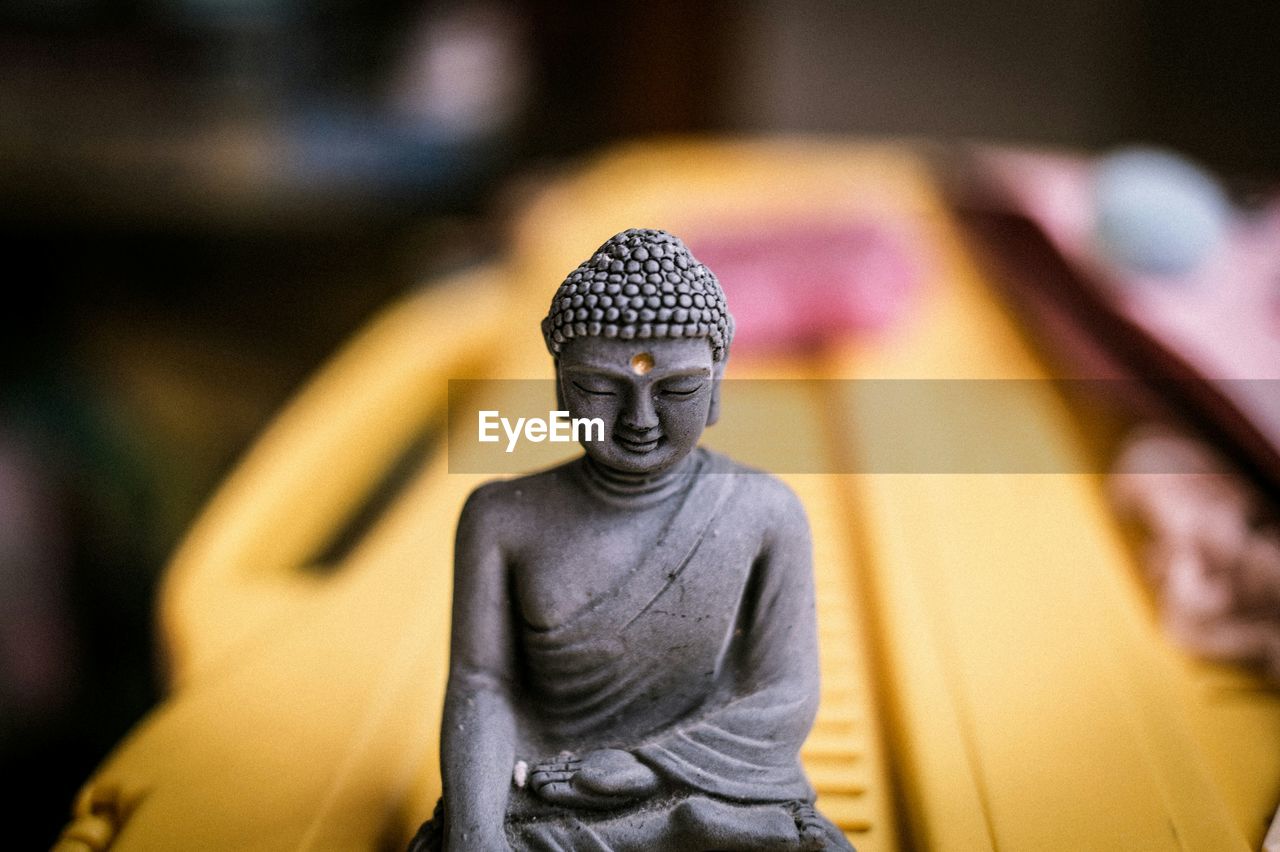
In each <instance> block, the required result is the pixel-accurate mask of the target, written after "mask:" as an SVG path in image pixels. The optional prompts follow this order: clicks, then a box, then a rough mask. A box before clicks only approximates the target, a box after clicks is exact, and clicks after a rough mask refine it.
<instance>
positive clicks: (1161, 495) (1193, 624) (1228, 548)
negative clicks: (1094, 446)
mask: <svg viewBox="0 0 1280 852" xmlns="http://www.w3.org/2000/svg"><path fill="white" fill-rule="evenodd" d="M1171 469H1176V470H1178V471H1179V472H1178V473H1166V472H1164V471H1168V470H1171ZM1228 470H1229V468H1228V466H1227V465H1226V463H1225V461H1224V460H1223V459H1221V458H1219V457H1217V456H1216V454H1215V453H1214V452H1213V451H1212V450H1210V449H1209V448H1208V447H1207V446H1205V445H1204V444H1202V443H1200V442H1198V441H1195V440H1192V439H1190V438H1187V437H1186V436H1184V435H1180V434H1178V433H1176V432H1173V431H1172V430H1169V429H1165V428H1142V429H1136V430H1134V431H1133V433H1132V434H1131V435H1130V436H1129V438H1128V439H1127V440H1126V443H1125V448H1124V450H1123V451H1122V452H1121V454H1120V456H1119V459H1118V461H1117V464H1116V469H1115V472H1114V473H1112V475H1111V477H1110V480H1109V483H1108V484H1109V489H1108V490H1109V492H1110V496H1111V498H1112V502H1113V503H1114V504H1115V506H1116V508H1117V510H1118V511H1119V512H1120V513H1121V514H1122V515H1123V516H1126V517H1129V518H1131V519H1133V520H1135V521H1136V522H1137V523H1138V524H1139V525H1140V526H1141V527H1142V529H1143V531H1144V533H1145V536H1146V547H1145V551H1146V553H1145V565H1146V571H1147V575H1148V579H1149V580H1150V581H1151V583H1152V585H1153V586H1154V588H1155V590H1156V593H1157V596H1158V598H1159V603H1160V618H1161V621H1162V623H1163V624H1164V627H1165V630H1166V631H1167V632H1168V633H1169V635H1170V636H1171V637H1173V638H1174V639H1175V640H1176V641H1177V642H1178V643H1179V644H1181V645H1182V646H1183V647H1185V648H1186V649H1187V650H1189V651H1191V652H1193V653H1195V654H1197V655H1199V656H1202V657H1205V658H1207V659H1211V660H1219V661H1223V662H1245V663H1253V664H1257V665H1259V666H1260V667H1261V668H1262V669H1263V671H1264V672H1265V673H1266V675H1267V677H1268V678H1270V679H1271V680H1272V681H1273V682H1275V683H1280V525H1278V524H1277V523H1276V522H1275V520H1274V519H1269V518H1268V517H1267V514H1266V506H1265V504H1264V502H1263V501H1262V499H1261V497H1260V495H1259V494H1258V493H1257V492H1256V491H1254V490H1253V489H1252V488H1250V486H1249V485H1248V483H1247V482H1246V481H1245V480H1244V479H1242V478H1241V477H1239V476H1236V475H1234V474H1231V473H1229V472H1227V471H1228Z"/></svg>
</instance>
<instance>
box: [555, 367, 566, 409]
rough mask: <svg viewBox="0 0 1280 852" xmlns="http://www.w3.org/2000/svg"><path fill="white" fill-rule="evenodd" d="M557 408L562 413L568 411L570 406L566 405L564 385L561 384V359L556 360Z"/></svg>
mask: <svg viewBox="0 0 1280 852" xmlns="http://www.w3.org/2000/svg"><path fill="white" fill-rule="evenodd" d="M555 370H556V408H557V409H558V410H560V411H568V410H569V406H567V405H565V404H564V385H562V384H561V383H560V359H559V358H557V359H556V363H555Z"/></svg>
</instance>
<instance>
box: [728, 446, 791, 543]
mask: <svg viewBox="0 0 1280 852" xmlns="http://www.w3.org/2000/svg"><path fill="white" fill-rule="evenodd" d="M729 465H730V470H731V472H732V474H733V476H734V479H735V480H736V481H735V483H734V489H735V495H734V505H735V510H734V514H737V515H739V516H741V517H744V518H747V519H750V523H751V525H752V527H753V528H755V529H759V530H760V531H761V532H762V533H763V534H764V536H765V539H766V541H765V544H768V542H769V541H770V540H786V541H800V540H804V541H807V540H808V538H809V519H808V516H807V515H806V514H805V510H804V505H803V504H802V503H801V502H800V498H799V497H797V496H796V493H795V492H794V491H792V490H791V487H790V486H788V485H787V484H786V483H785V482H783V481H782V480H781V479H779V478H778V477H776V476H774V475H773V474H771V473H765V472H764V471H761V470H757V469H755V468H752V467H748V466H746V465H742V464H739V463H737V462H732V461H730V462H729Z"/></svg>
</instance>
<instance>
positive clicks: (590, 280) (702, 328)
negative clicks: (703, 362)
mask: <svg viewBox="0 0 1280 852" xmlns="http://www.w3.org/2000/svg"><path fill="white" fill-rule="evenodd" d="M542 336H543V337H544V338H545V339H546V341H547V349H549V350H551V354H552V355H555V356H557V357H558V356H559V355H560V350H561V348H563V346H564V344H565V342H566V341H569V340H572V339H573V338H575V337H593V336H600V337H616V338H619V339H622V340H632V339H636V340H644V339H648V338H672V337H705V338H707V340H708V342H709V343H710V344H711V357H712V359H713V360H714V361H716V362H720V361H723V360H724V358H725V355H726V354H727V353H728V351H729V343H730V341H731V340H732V339H733V317H732V316H730V315H729V309H728V307H727V306H726V305H725V300H724V290H722V289H721V288H720V282H719V281H718V280H717V279H716V277H715V275H713V274H712V273H711V270H710V269H707V267H705V266H703V265H702V264H701V263H699V262H698V260H697V258H695V257H694V256H693V255H692V254H690V252H689V249H688V247H687V246H685V244H684V243H683V242H681V241H680V238H679V237H676V236H673V235H672V234H668V233H667V232H666V231H659V230H653V229H642V228H632V229H630V230H627V231H623V232H622V233H620V234H617V235H615V236H613V237H611V238H610V239H609V240H608V242H606V243H605V244H604V245H602V246H600V248H598V249H596V251H595V253H594V254H592V255H591V257H589V258H588V259H587V260H585V261H583V262H582V264H581V265H579V266H578V268H577V269H575V270H574V271H573V272H571V273H569V277H568V278H566V279H565V280H564V283H563V284H561V285H560V289H559V290H557V291H556V295H555V298H553V299H552V300H551V310H550V312H548V314H547V317H546V319H544V320H543V321H542Z"/></svg>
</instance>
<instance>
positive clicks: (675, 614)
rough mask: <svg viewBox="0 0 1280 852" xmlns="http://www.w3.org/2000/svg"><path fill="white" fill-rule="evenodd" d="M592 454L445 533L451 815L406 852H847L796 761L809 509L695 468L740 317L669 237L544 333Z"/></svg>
mask: <svg viewBox="0 0 1280 852" xmlns="http://www.w3.org/2000/svg"><path fill="white" fill-rule="evenodd" d="M542 330H543V334H544V336H545V338H546V342H547V347H548V349H549V350H550V351H551V354H552V355H553V356H554V358H555V361H556V382H557V384H556V387H557V394H558V396H559V402H560V406H559V407H560V408H561V409H564V410H567V411H569V413H570V415H571V416H572V417H574V418H579V417H583V418H601V419H602V420H603V421H604V423H605V430H604V436H603V440H593V441H585V442H584V443H583V447H584V450H585V455H583V456H582V457H580V458H577V459H575V460H573V461H571V462H568V463H567V464H563V465H561V466H559V467H556V468H553V469H551V470H547V471H544V472H541V473H536V474H533V475H530V476H524V477H520V478H518V479H510V480H505V481H497V482H490V483H487V484H485V485H483V486H481V487H480V488H478V489H477V490H476V491H475V492H474V493H473V494H472V495H471V497H470V498H469V499H468V501H467V503H466V506H465V507H464V509H463V511H462V515H461V518H460V519H459V522H458V533H457V545H456V551H455V566H456V567H455V580H454V604H453V632H452V651H451V660H450V669H449V681H448V689H447V693H446V697H445V707H444V721H443V726H442V732H441V755H442V764H443V765H442V773H443V781H444V796H443V798H442V799H441V802H440V804H439V805H438V806H437V810H436V814H435V816H434V817H433V818H432V820H430V821H429V822H427V823H426V824H424V826H423V828H422V829H421V830H420V831H419V833H418V836H417V837H416V838H415V839H414V842H413V845H412V847H411V848H412V849H415V850H425V849H440V848H444V849H448V850H451V852H452V850H481V852H489V851H490V850H506V849H512V850H535V849H536V850H614V852H621V850H662V849H670V850H766V849H767V850H791V849H796V850H816V849H851V847H850V845H849V844H848V842H847V841H846V840H845V838H844V836H843V835H842V834H841V833H840V832H839V831H838V830H837V829H836V828H835V826H833V825H832V824H831V823H830V822H829V821H827V820H826V819H825V818H823V817H822V816H821V815H820V814H819V813H818V812H817V811H816V810H815V809H814V807H813V800H814V793H813V790H812V788H811V787H810V785H809V783H808V781H807V779H806V778H805V775H804V771H803V770H802V768H801V765H800V760H799V751H800V746H801V743H802V742H803V741H804V739H805V737H806V736H807V735H808V732H809V729H810V727H811V725H812V723H813V719H814V714H815V713H816V711H817V706H818V649H817V631H816V625H815V612H814V592H813V576H812V575H813V569H812V563H811V555H810V542H809V531H808V522H807V519H806V517H805V513H804V509H803V508H802V507H801V505H800V503H799V501H798V500H797V499H796V497H795V496H794V495H793V494H792V493H791V491H790V490H789V489H788V488H787V487H786V486H785V485H783V484H782V483H781V482H780V481H779V480H777V479H775V478H774V477H772V476H769V475H767V474H764V473H760V472H757V471H753V470H750V469H748V468H745V467H743V466H740V465H738V464H736V463H734V462H733V461H731V460H729V459H728V458H725V457H724V456H721V455H718V454H716V453H713V452H710V451H708V450H705V449H702V448H699V447H698V440H699V438H700V436H701V434H702V430H703V429H704V428H705V427H706V426H707V425H709V424H711V423H714V422H715V420H716V417H717V414H718V408H719V404H718V399H719V383H720V379H721V376H722V374H723V371H724V365H725V360H726V358H727V356H728V351H729V344H730V340H731V338H732V334H733V320H732V318H731V317H730V315H729V313H728V311H727V309H726V306H725V299H724V293H723V291H722V290H721V288H720V284H719V282H718V281H717V280H716V278H715V276H714V275H713V274H712V273H711V272H710V271H709V270H708V269H707V268H706V267H705V266H703V265H702V264H700V263H699V262H698V261H697V260H695V259H694V257H693V256H692V255H691V254H690V253H689V250H688V249H687V248H686V247H685V245H684V244H683V243H682V242H681V241H680V240H679V239H677V238H676V237H674V236H672V235H670V234H668V233H665V232H663V231H657V230H630V231H625V232H623V233H621V234H618V235H617V236H615V237H613V238H612V239H610V240H609V241H608V242H606V243H605V244H604V245H602V246H601V247H600V248H599V249H598V250H597V251H596V252H595V253H594V254H593V255H592V256H591V257H590V258H589V259H587V260H586V261H585V262H583V263H582V264H581V265H580V266H579V267H578V268H577V269H576V270H574V271H573V272H572V273H571V274H570V275H569V277H568V278H567V279H566V280H565V282H564V283H563V284H562V285H561V286H560V289H559V290H558V292H557V293H556V295H555V297H554V299H553V301H552V305H551V310H550V313H549V314H548V316H547V318H546V319H545V320H544V321H543V324H542Z"/></svg>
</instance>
